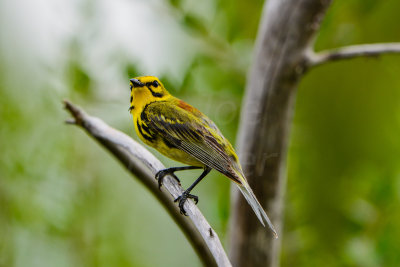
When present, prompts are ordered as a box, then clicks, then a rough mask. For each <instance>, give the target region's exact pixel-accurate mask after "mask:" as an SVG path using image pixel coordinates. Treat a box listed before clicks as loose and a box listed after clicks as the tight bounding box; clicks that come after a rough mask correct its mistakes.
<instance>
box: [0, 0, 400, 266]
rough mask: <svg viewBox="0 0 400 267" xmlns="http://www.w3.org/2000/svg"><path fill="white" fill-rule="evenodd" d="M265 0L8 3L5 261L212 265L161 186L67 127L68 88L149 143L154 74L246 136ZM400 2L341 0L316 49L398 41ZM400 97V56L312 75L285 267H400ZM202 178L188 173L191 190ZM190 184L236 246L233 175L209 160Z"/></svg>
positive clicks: (300, 102)
mask: <svg viewBox="0 0 400 267" xmlns="http://www.w3.org/2000/svg"><path fill="white" fill-rule="evenodd" d="M262 5H263V2H262V1H258V0H257V1H255V0H252V1H244V0H241V1H234V2H232V1H227V0H218V1H211V0H207V1H194V0H186V1H183V0H182V1H179V0H170V1H157V0H153V1H126V0H118V1H107V0H104V1H91V0H85V1H44V0H43V1H32V2H30V1H23V0H18V1H4V0H3V1H0V151H1V153H0V266H41V267H42V266H43V267H45V266H188V264H189V265H190V266H200V261H199V260H198V258H197V256H196V255H195V253H194V252H193V250H192V248H191V247H190V245H189V244H188V242H187V240H186V239H185V237H184V236H183V235H182V233H181V232H180V231H179V229H178V227H177V226H176V225H175V224H174V223H173V221H172V220H171V219H170V218H169V216H168V215H167V214H166V212H165V211H164V210H163V209H162V208H161V207H160V204H159V203H157V201H155V199H154V198H153V197H152V196H151V194H150V193H149V192H148V191H147V190H146V189H145V188H144V187H143V186H142V185H141V184H140V183H139V182H138V181H137V180H136V179H132V177H131V176H129V175H128V174H127V172H126V171H125V170H124V169H123V168H121V166H120V165H119V163H118V162H117V161H116V160H115V159H114V158H113V157H112V156H110V154H109V153H108V152H106V151H105V150H104V149H103V148H101V147H100V146H99V145H97V144H96V143H95V141H93V140H91V139H90V138H89V137H87V136H86V134H85V133H84V132H83V131H81V130H80V129H78V128H76V127H73V126H68V125H65V124H64V123H63V121H64V120H65V119H66V118H68V117H69V115H68V114H67V113H66V112H65V111H64V110H63V109H62V100H63V99H70V100H72V101H73V102H75V103H77V104H79V105H80V106H82V107H84V108H85V109H86V110H87V111H88V112H90V113H91V114H92V115H95V116H98V117H100V118H102V119H103V120H105V121H106V122H107V123H108V124H110V125H112V126H113V127H115V128H117V129H119V130H121V131H123V132H125V133H128V134H129V135H130V136H132V137H133V138H135V139H137V137H136V135H135V134H134V130H133V124H132V119H131V117H130V115H129V113H128V111H127V110H128V107H129V79H130V78H132V77H135V76H140V75H156V76H158V77H159V78H160V79H161V80H162V81H163V82H164V84H165V85H166V87H167V89H168V90H169V91H170V92H171V93H172V94H174V95H176V96H177V97H179V98H182V99H184V100H185V101H187V102H189V103H191V104H193V105H194V106H196V107H197V108H199V109H200V110H202V111H203V112H204V113H206V114H207V115H209V117H210V118H212V119H213V120H214V121H215V122H216V124H217V125H218V126H219V127H220V129H221V130H222V132H223V133H224V135H225V136H226V137H227V138H228V139H229V140H231V141H232V142H233V143H234V141H235V139H236V132H237V127H238V123H239V113H240V106H241V103H242V97H243V93H244V85H245V79H246V73H247V71H248V68H249V66H250V64H251V57H252V49H253V44H254V39H255V36H256V33H257V26H258V23H259V18H260V15H261V9H262ZM399 12H400V2H399V1H396V0H387V1H372V0H368V1H366V0H348V1H344V0H340V1H335V2H334V3H333V5H332V6H331V8H330V9H329V10H328V13H327V15H326V17H325V19H324V21H323V23H322V27H321V31H320V33H319V35H318V38H317V41H316V50H323V49H329V48H334V47H340V46H345V45H352V44H361V43H374V42H395V41H397V42H399V41H400V23H399V15H398V14H399ZM399 104H400V56H398V55H385V56H381V57H377V58H368V59H365V58H360V59H354V60H349V61H342V62H335V63H330V64H328V65H324V66H321V67H317V68H315V69H313V70H312V71H310V72H309V73H307V74H306V76H305V77H304V79H303V80H302V81H301V83H300V86H299V88H298V96H297V102H296V112H295V117H294V121H293V127H292V132H291V141H290V150H289V158H288V181H287V192H286V196H285V211H284V213H285V220H284V229H283V233H282V234H281V237H282V242H283V244H282V255H281V263H282V264H281V265H282V266H367V267H368V266H398V264H399V262H400V253H399V252H400V242H399V240H400V230H399V229H400V227H399V225H400V212H399V211H400V138H399V137H400V105H399ZM151 151H153V152H155V151H154V150H151ZM155 153H156V152H155ZM160 158H161V160H162V161H163V162H164V163H165V164H166V165H167V166H174V165H175V164H176V163H174V162H172V161H170V160H168V159H166V158H164V157H162V156H160ZM178 165H179V164H178ZM196 175H198V172H196V171H192V172H186V173H185V174H182V175H181V176H180V177H181V178H182V180H183V184H184V186H185V187H187V186H188V185H189V184H190V183H191V182H192V181H193V180H194V178H195V177H194V176H196ZM194 192H195V194H197V195H199V197H200V202H199V207H200V209H201V210H202V212H203V213H204V215H205V216H206V218H207V219H208V220H209V221H210V223H211V225H212V226H213V227H214V228H215V230H216V231H217V233H218V234H219V236H220V238H221V239H222V241H223V242H224V244H225V247H228V242H227V241H228V236H227V230H228V220H229V213H230V212H229V204H230V203H229V198H230V182H229V181H228V179H226V178H225V177H223V176H222V175H219V174H217V173H216V172H212V173H211V175H210V177H208V178H207V179H206V180H205V181H204V182H202V183H200V185H199V186H198V187H196V189H195V191H194Z"/></svg>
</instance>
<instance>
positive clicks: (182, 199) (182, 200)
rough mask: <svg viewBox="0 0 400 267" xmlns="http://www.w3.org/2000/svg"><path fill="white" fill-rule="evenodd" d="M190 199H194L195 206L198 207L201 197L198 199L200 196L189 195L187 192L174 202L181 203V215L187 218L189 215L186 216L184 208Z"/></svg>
mask: <svg viewBox="0 0 400 267" xmlns="http://www.w3.org/2000/svg"><path fill="white" fill-rule="evenodd" d="M188 198H192V199H193V201H194V204H196V205H197V203H198V202H199V197H198V196H195V195H192V194H189V193H187V192H186V191H185V192H183V193H182V195H180V196H179V197H177V198H176V199H175V200H174V202H178V201H179V204H178V206H179V210H180V213H181V214H183V215H185V216H187V214H186V211H185V208H184V207H183V206H184V205H185V202H186V200H187V199H188Z"/></svg>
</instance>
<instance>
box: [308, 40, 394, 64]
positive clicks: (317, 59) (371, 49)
mask: <svg viewBox="0 0 400 267" xmlns="http://www.w3.org/2000/svg"><path fill="white" fill-rule="evenodd" d="M395 53H397V54H400V43H379V44H365V45H352V46H345V47H342V48H337V49H333V50H326V51H321V52H318V53H315V52H313V51H311V52H310V53H309V54H308V62H307V66H308V67H314V66H318V65H322V64H324V63H328V62H332V61H337V60H342V59H351V58H356V57H377V56H380V55H383V54H395Z"/></svg>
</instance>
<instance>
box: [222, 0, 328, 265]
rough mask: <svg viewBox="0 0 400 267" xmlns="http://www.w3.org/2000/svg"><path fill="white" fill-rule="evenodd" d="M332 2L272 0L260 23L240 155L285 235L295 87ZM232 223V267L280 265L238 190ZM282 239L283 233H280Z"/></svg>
mask: <svg viewBox="0 0 400 267" xmlns="http://www.w3.org/2000/svg"><path fill="white" fill-rule="evenodd" d="M330 2H331V1H330V0H269V1H268V2H267V3H266V4H265V6H264V10H263V15H262V21H261V23H260V26H259V31H258V36H257V41H256V47H255V50H254V61H253V65H252V68H251V70H250V73H249V75H248V80H247V86H246V87H247V88H246V97H245V100H244V105H243V109H242V115H241V126H240V129H239V139H238V141H239V144H238V145H239V158H240V159H241V162H242V164H243V170H244V172H245V175H246V177H247V179H248V181H249V183H250V186H251V187H252V189H253V190H254V193H255V195H256V196H257V198H258V200H259V201H260V203H261V205H262V206H263V207H264V208H265V210H266V212H267V214H268V215H269V216H270V218H271V220H272V222H273V223H274V225H275V227H276V228H277V231H278V235H279V234H281V233H282V231H281V229H282V227H281V225H282V195H283V193H284V189H285V181H286V154H287V144H288V137H289V134H288V133H289V130H290V124H291V120H292V113H293V110H294V104H295V96H296V88H297V85H298V82H299V79H300V77H301V76H302V74H303V73H304V71H305V68H306V63H307V62H306V61H307V53H308V51H309V50H311V49H312V47H311V46H312V40H313V37H314V34H315V33H316V31H317V30H318V29H319V25H320V21H321V19H322V18H323V16H324V13H325V10H326V9H327V7H328V6H329V4H330ZM232 203H233V216H232V217H231V218H232V219H231V222H230V231H231V232H230V238H231V241H230V245H231V246H230V247H231V250H230V259H231V262H232V264H233V266H263V267H265V266H278V264H279V248H280V239H278V240H276V239H274V238H273V236H272V234H271V232H270V231H269V230H268V228H264V227H263V226H262V225H261V224H260V222H259V221H258V219H257V217H256V216H255V215H254V214H253V212H252V210H251V208H250V206H249V205H248V204H247V203H246V201H245V199H244V198H243V197H242V196H239V193H238V191H237V190H236V191H235V192H234V194H233V202H232ZM280 238H282V234H281V235H280Z"/></svg>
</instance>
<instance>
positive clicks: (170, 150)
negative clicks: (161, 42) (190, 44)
mask: <svg viewBox="0 0 400 267" xmlns="http://www.w3.org/2000/svg"><path fill="white" fill-rule="evenodd" d="M130 87H131V101H130V102H131V103H130V108H129V111H130V113H131V114H132V116H133V122H134V124H135V130H136V133H137V135H138V136H139V137H140V139H141V140H142V141H143V142H144V143H145V144H147V145H149V146H152V147H154V148H155V149H157V150H158V151H160V152H161V153H162V154H164V155H165V156H167V157H169V158H171V159H173V160H176V161H179V162H182V163H184V164H187V165H189V166H185V167H173V168H168V169H165V170H161V171H159V172H158V173H157V174H156V179H158V184H159V187H161V185H162V179H163V178H164V176H165V175H167V174H171V175H172V176H173V177H174V178H175V179H177V180H178V181H179V179H178V178H177V177H176V176H175V175H174V172H176V171H182V170H189V169H203V173H202V174H201V175H200V176H199V178H197V180H196V181H195V182H194V183H193V184H192V185H191V186H190V187H189V188H188V189H186V190H185V191H184V192H183V194H182V195H181V196H179V197H178V198H177V199H175V202H177V201H179V208H180V211H181V213H182V214H185V215H186V212H185V209H184V203H185V201H186V200H187V199H188V198H192V199H193V200H194V201H195V202H196V204H197V202H198V197H197V196H195V195H192V194H190V192H191V190H192V189H193V188H194V187H195V186H196V185H197V184H198V183H199V182H200V181H201V180H202V179H203V178H204V177H205V176H206V175H207V174H208V173H209V172H210V171H211V169H215V170H217V171H219V172H220V173H222V174H223V175H225V176H227V177H228V178H230V179H231V180H233V181H234V182H235V183H236V185H237V186H238V187H239V189H240V191H241V192H242V194H243V196H244V197H245V198H246V200H247V202H248V203H249V204H250V206H251V207H252V208H253V210H254V212H255V214H256V215H257V217H258V219H259V220H260V222H261V223H262V225H264V226H265V224H264V222H266V223H267V224H268V226H269V228H271V230H272V231H273V233H274V235H275V237H277V234H276V231H275V229H274V227H273V225H272V223H271V221H270V220H269V218H268V216H267V214H266V213H265V211H264V209H263V208H262V207H261V205H260V203H259V202H258V200H257V198H256V196H255V195H254V193H253V191H252V190H251V188H250V186H249V184H248V183H247V180H246V178H245V176H244V174H243V171H242V167H241V166H240V163H239V159H238V157H237V155H236V153H235V150H234V149H233V147H232V145H231V144H230V143H229V141H228V140H226V138H225V137H224V136H223V135H222V133H221V132H220V131H219V129H218V128H217V126H216V125H215V124H214V122H212V121H211V120H210V119H209V118H208V117H207V116H205V115H204V114H203V113H201V112H200V111H199V110H197V109H196V108H194V107H192V106H191V105H189V104H187V103H185V102H184V101H182V100H180V99H178V98H176V97H174V96H172V95H171V94H169V93H168V91H167V90H166V89H165V88H164V85H163V84H162V83H161V82H160V80H159V79H158V78H156V77H153V76H143V77H137V78H134V79H131V80H130Z"/></svg>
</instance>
